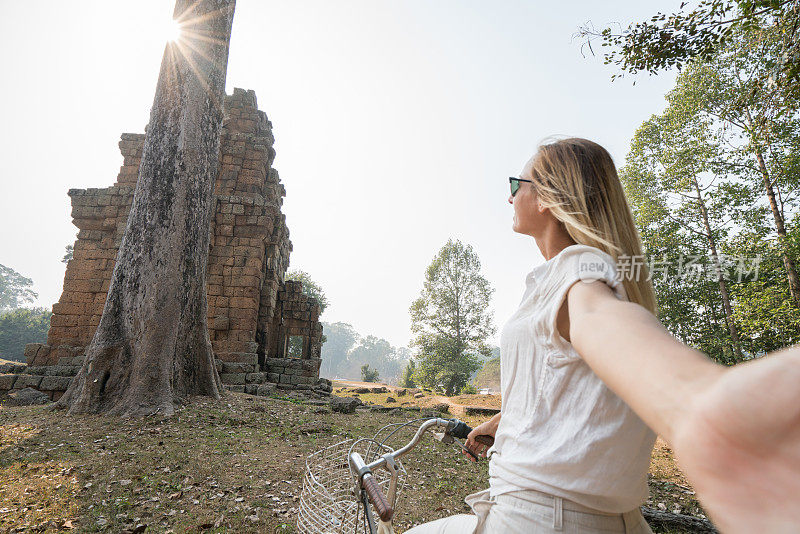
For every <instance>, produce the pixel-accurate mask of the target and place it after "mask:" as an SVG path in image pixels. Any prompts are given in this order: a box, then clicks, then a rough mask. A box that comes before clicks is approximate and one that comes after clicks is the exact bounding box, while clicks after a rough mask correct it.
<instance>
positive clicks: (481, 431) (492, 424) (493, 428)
mask: <svg viewBox="0 0 800 534" xmlns="http://www.w3.org/2000/svg"><path fill="white" fill-rule="evenodd" d="M499 424H500V414H499V413H498V414H497V415H495V416H494V417H492V418H491V419H489V420H488V421H486V422H484V423H481V424H479V425H478V426H476V427H475V428H473V429H472V432H470V433H469V435H468V436H467V441H466V443H464V446H465V447H466V448H468V449H469V450H471V451H472V453H473V454H474V455H475V456H477V457H480V458H486V451H488V450H489V445H486V444H484V443H481V442H479V441H477V437H478V436H491V437H492V439H494V435H495V434H496V433H497V427H498V425H499ZM461 452H462V453H463V454H464V455H466V456H467V458H469V459H470V460H472V461H473V462H476V463H477V460H476V459H475V458H474V457H472V456H470V455H469V454H467V453H466V452H465V451H461Z"/></svg>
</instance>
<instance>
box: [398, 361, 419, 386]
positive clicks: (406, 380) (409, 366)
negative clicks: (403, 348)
mask: <svg viewBox="0 0 800 534" xmlns="http://www.w3.org/2000/svg"><path fill="white" fill-rule="evenodd" d="M416 370H417V367H416V365H415V364H414V360H413V359H410V360H408V362H407V363H406V367H405V369H403V376H402V377H401V378H400V385H401V386H402V387H404V388H415V387H417V383H416V382H415V381H414V372H415V371H416Z"/></svg>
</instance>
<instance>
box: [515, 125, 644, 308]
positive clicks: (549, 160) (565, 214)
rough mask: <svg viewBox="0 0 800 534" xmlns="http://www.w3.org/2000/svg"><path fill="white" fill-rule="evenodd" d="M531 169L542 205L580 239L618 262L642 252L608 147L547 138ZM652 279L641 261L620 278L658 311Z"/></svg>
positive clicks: (637, 299)
mask: <svg viewBox="0 0 800 534" xmlns="http://www.w3.org/2000/svg"><path fill="white" fill-rule="evenodd" d="M531 174H532V176H531V179H532V180H533V184H532V185H533V186H534V188H535V190H536V193H537V194H538V195H539V198H540V201H541V203H542V206H543V207H546V208H549V209H550V212H551V213H552V214H553V216H554V217H555V218H556V219H557V220H558V221H560V222H561V223H562V224H563V225H564V227H565V229H566V230H567V233H568V234H569V235H570V237H571V238H572V239H573V240H574V241H575V242H576V243H578V244H582V245H589V246H592V247H596V248H598V249H600V250H602V251H603V252H606V253H607V254H609V255H611V256H612V257H613V258H614V261H617V259H618V258H619V257H620V256H624V255H627V256H638V257H640V258H642V257H643V256H642V242H641V239H640V237H639V231H638V230H637V229H636V225H635V224H634V222H633V215H632V213H631V208H630V205H629V204H628V201H627V199H626V198H625V192H624V191H623V189H622V184H621V183H620V181H619V176H618V175H617V169H616V167H615V166H614V161H613V160H612V159H611V155H610V154H609V153H608V151H606V149H605V148H603V147H602V146H600V145H598V144H597V143H594V142H592V141H589V140H588V139H581V138H579V137H570V138H567V139H559V140H556V141H554V142H547V140H545V142H543V143H542V144H540V145H539V149H538V151H537V152H536V155H535V156H534V158H533V162H532V165H531ZM639 263H645V262H639ZM637 265H638V263H637ZM633 274H634V275H635V274H637V273H636V272H635V271H634V272H633ZM648 278H649V276H648V269H647V265H641V271H640V272H639V273H638V277H636V276H634V277H631V276H623V277H622V283H623V285H624V286H625V291H626V293H627V294H628V299H629V300H630V301H631V302H635V303H637V304H640V305H641V306H643V307H645V308H646V309H648V310H649V311H650V312H651V313H653V315H655V314H656V296H655V292H654V291H653V285H652V284H651V282H650V281H649V280H648Z"/></svg>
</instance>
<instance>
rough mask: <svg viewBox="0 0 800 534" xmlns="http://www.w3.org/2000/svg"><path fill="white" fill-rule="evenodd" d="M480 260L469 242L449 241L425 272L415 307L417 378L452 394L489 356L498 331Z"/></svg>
mask: <svg viewBox="0 0 800 534" xmlns="http://www.w3.org/2000/svg"><path fill="white" fill-rule="evenodd" d="M480 267H481V264H480V260H479V259H478V255H477V254H476V253H475V252H474V251H473V249H472V247H471V246H470V245H466V246H465V245H464V244H462V243H461V242H460V241H458V240H453V239H450V240H448V241H447V243H446V244H445V245H444V246H443V247H442V248H441V250H440V251H439V253H438V254H437V255H436V257H434V259H433V261H432V262H431V264H430V265H429V266H428V268H427V270H426V272H425V282H424V285H423V289H422V293H421V295H420V296H419V298H417V299H416V300H415V301H414V302H413V303H412V305H411V308H410V310H409V312H410V314H411V330H412V332H413V333H414V334H415V336H416V337H415V338H414V341H413V345H414V347H415V348H416V350H417V358H416V360H417V362H418V366H417V370H416V372H415V373H414V378H415V381H416V382H417V383H418V384H420V385H421V386H425V387H429V388H431V389H436V390H439V391H443V392H444V393H445V394H447V395H453V394H455V393H457V392H458V391H460V390H461V389H462V388H463V387H464V386H465V385H466V384H467V382H468V381H469V378H470V376H471V375H472V373H474V372H475V371H476V370H478V369H480V360H479V358H478V355H479V354H481V355H484V356H486V357H488V356H489V355H491V348H490V347H489V345H487V343H486V341H487V339H488V338H489V336H491V335H492V334H494V332H495V328H494V325H493V320H492V314H491V312H490V311H489V301H490V298H491V295H492V292H493V289H492V288H491V287H490V285H489V282H488V281H487V280H486V278H484V277H483V276H482V275H481V274H480Z"/></svg>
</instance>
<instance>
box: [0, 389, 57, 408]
mask: <svg viewBox="0 0 800 534" xmlns="http://www.w3.org/2000/svg"><path fill="white" fill-rule="evenodd" d="M6 402H7V404H8V405H9V406H33V405H36V404H47V403H49V402H51V401H50V395H48V394H46V393H42V392H41V391H36V390H35V389H33V388H29V387H26V388H24V389H22V390H20V391H14V392H12V393H9V394H8V400H7V401H6Z"/></svg>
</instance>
